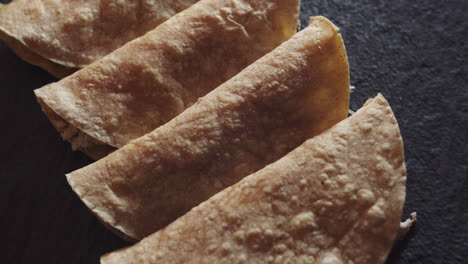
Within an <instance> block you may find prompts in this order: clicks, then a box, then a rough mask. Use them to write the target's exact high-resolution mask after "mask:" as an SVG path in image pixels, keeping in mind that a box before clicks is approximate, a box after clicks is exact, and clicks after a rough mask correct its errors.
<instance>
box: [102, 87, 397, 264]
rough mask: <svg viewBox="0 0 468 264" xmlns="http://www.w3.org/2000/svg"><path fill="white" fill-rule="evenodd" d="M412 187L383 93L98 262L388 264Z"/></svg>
mask: <svg viewBox="0 0 468 264" xmlns="http://www.w3.org/2000/svg"><path fill="white" fill-rule="evenodd" d="M405 182H406V172H405V166H404V154H403V143H402V139H401V136H400V132H399V128H398V124H397V121H396V120H395V117H394V116H393V113H392V110H391V109H390V106H389V105H388V103H387V101H386V100H385V99H384V98H383V97H382V96H381V95H378V96H377V97H376V98H375V99H373V100H371V101H369V102H368V103H367V104H366V106H365V107H363V108H362V109H360V110H359V111H358V112H356V114H354V115H353V116H351V117H349V118H347V119H346V120H344V121H342V122H340V123H339V124H337V125H336V126H334V127H332V128H331V129H329V130H327V131H326V132H324V133H323V134H321V135H319V136H316V137H314V138H312V139H310V140H308V141H306V142H305V143H304V144H302V145H301V146H300V147H298V148H296V149H295V150H293V151H292V152H290V153H289V154H287V155H286V156H285V157H283V158H282V159H280V160H279V161H277V162H275V163H273V164H271V165H269V166H267V167H265V168H264V169H262V170H260V171H258V172H256V173H254V174H252V175H250V176H248V177H246V178H244V179H243V180H242V181H240V182H239V183H237V184H236V185H234V186H232V187H228V188H227V189H225V190H223V191H221V192H220V193H218V194H216V195H214V196H213V197H211V198H210V199H209V200H208V201H206V202H204V203H202V204H200V205H199V206H197V207H195V208H193V209H192V210H191V211H190V212H188V213H187V214H185V215H184V216H182V217H180V218H179V219H177V220H176V221H175V222H173V223H172V224H170V225H169V226H167V227H166V228H164V229H162V230H160V231H158V232H156V233H155V234H152V235H150V236H149V237H147V238H145V239H143V240H142V241H141V242H139V243H138V244H136V245H134V246H132V247H129V248H126V249H122V250H117V251H115V252H113V253H110V254H107V255H105V256H103V257H102V258H101V263H102V264H115V263H133V264H137V263H321V264H325V263H327V264H328V263H343V264H344V263H360V264H367V263H368V264H379V263H384V262H385V259H386V257H387V255H388V252H389V251H390V249H391V246H392V243H393V241H394V239H395V236H396V234H397V232H398V229H399V224H400V219H401V214H402V209H403V203H404V199H405Z"/></svg>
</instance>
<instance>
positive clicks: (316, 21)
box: [67, 17, 349, 240]
mask: <svg viewBox="0 0 468 264" xmlns="http://www.w3.org/2000/svg"><path fill="white" fill-rule="evenodd" d="M348 102H349V71H348V63H347V57H346V52H345V49H344V45H343V40H342V38H341V35H340V34H339V33H338V28H337V27H335V26H334V25H333V24H332V23H331V22H330V21H328V20H327V19H326V18H324V17H314V18H312V19H311V21H310V24H309V26H308V27H307V28H306V29H304V30H303V31H301V32H300V33H298V34H296V35H295V36H293V37H292V38H291V39H290V40H288V41H286V42H284V43H283V44H282V45H280V46H279V47H278V48H276V49H275V50H273V51H272V52H270V53H268V54H267V55H265V56H264V57H262V58H261V59H259V60H257V61H256V62H255V63H253V64H252V65H250V66H248V67H247V68H246V69H244V70H243V71H242V72H240V73H239V74H237V75H236V76H234V77H233V78H232V79H230V80H229V81H227V82H225V83H224V84H222V85H220V86H219V87H218V88H216V89H215V90H214V91H212V92H210V93H209V94H207V95H206V96H205V97H203V98H202V99H201V100H199V101H198V102H197V103H196V104H194V105H193V106H192V107H190V108H188V109H187V110H185V111H184V112H183V113H182V114H180V115H178V116H177V117H175V118H174V119H172V120H171V121H170V122H168V123H167V124H165V125H163V126H161V127H159V128H158V129H156V130H154V131H152V132H151V133H149V134H147V135H145V136H143V137H140V138H138V139H136V140H133V141H131V142H130V143H129V144H127V145H125V146H124V147H122V148H121V149H119V150H117V151H115V152H114V153H112V154H110V155H108V156H107V157H105V158H103V159H101V160H99V161H97V162H95V163H93V164H91V165H89V166H87V167H84V168H82V169H80V170H77V171H74V172H72V173H70V174H68V175H67V179H68V182H69V183H70V185H71V187H72V188H73V190H74V191H75V192H76V193H77V195H78V196H79V197H80V198H81V199H82V200H83V202H84V203H85V204H86V205H87V206H88V207H89V208H90V209H91V210H92V211H93V212H94V213H95V214H96V215H97V216H98V217H99V218H100V219H101V220H102V221H103V222H104V223H106V224H107V225H109V226H112V227H113V228H114V230H117V231H118V232H120V233H121V234H123V235H124V236H126V237H131V238H134V239H137V240H138V239H141V238H143V237H145V236H147V235H149V234H151V233H153V232H155V231H156V230H158V229H160V228H162V227H164V226H166V225H167V224H169V223H170V222H172V221H173V220H175V219H176V218H177V217H179V216H181V215H183V214H184V213H186V212H187V211H188V210H190V209H191V208H192V207H194V206H196V205H198V204H199V203H201V202H203V201H205V200H207V199H208V198H209V197H211V196H212V195H213V194H215V193H217V192H218V191H221V190H222V189H224V188H226V187H228V186H230V185H232V184H234V183H236V182H238V181H239V180H241V179H242V178H243V177H245V176H247V175H249V174H251V173H253V172H255V171H257V170H258V169H261V168H262V167H264V166H265V165H267V164H269V163H271V162H274V161H275V160H277V159H278V158H280V157H282V156H283V155H285V154H286V153H288V152H289V151H291V150H293V149H294V148H296V147H297V146H299V145H300V144H301V143H303V142H304V141H305V140H306V139H308V138H310V137H312V136H314V135H317V134H319V133H321V132H322V131H324V130H326V129H328V128H329V127H331V126H332V125H334V124H336V123H338V122H339V121H340V120H342V119H344V118H346V116H347V112H348Z"/></svg>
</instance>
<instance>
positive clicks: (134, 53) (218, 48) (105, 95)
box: [35, 0, 299, 158]
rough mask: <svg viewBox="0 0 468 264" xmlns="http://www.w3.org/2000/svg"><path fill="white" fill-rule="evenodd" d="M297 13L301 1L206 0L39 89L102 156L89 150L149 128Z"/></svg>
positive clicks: (224, 76)
mask: <svg viewBox="0 0 468 264" xmlns="http://www.w3.org/2000/svg"><path fill="white" fill-rule="evenodd" d="M298 15H299V0H273V1H271V0H269V1H268V0H261V1H242V0H203V1H200V2H198V3H197V4H195V5H193V6H192V7H190V8H188V9H186V10H185V11H183V12H181V13H179V14H177V15H175V16H174V17H172V18H171V19H169V20H168V21H166V22H165V23H163V24H161V25H160V26H158V27H157V28H155V29H154V30H152V31H150V32H149V33H148V34H146V35H145V36H143V37H140V38H138V39H136V40H134V41H131V42H129V43H128V44H127V45H125V46H123V47H122V48H120V49H118V50H116V51H115V52H113V53H111V54H109V55H108V56H106V57H104V58H103V59H101V60H99V61H97V62H96V63H94V64H91V65H89V66H88V67H86V68H84V69H82V70H80V71H78V72H76V73H75V74H73V75H71V76H69V77H67V78H65V79H63V80H61V81H59V82H57V83H53V84H50V85H47V86H45V87H43V88H41V89H38V90H36V91H35V93H36V96H37V98H38V100H39V102H40V103H41V105H42V107H43V109H44V110H45V112H46V113H48V116H49V119H51V121H52V122H54V121H53V120H62V121H63V122H65V123H67V127H68V126H72V127H74V128H76V129H74V131H75V132H76V133H75V134H74V135H72V136H68V137H66V136H64V134H63V132H62V131H61V132H62V136H63V137H64V138H65V139H66V140H69V141H70V142H71V143H72V145H73V146H74V149H80V150H82V151H84V152H85V153H88V154H89V155H91V156H92V157H95V158H99V157H101V156H102V155H98V154H97V153H95V152H96V151H95V150H90V149H93V148H94V149H98V148H100V147H105V145H108V146H107V147H108V148H109V146H110V147H113V148H119V147H122V146H123V145H125V144H126V143H128V142H129V141H130V140H132V139H135V138H138V137H140V136H142V135H144V134H146V133H149V132H151V131H152V130H154V129H155V128H157V127H159V126H160V125H162V124H164V123H166V122H168V121H169V120H171V119H172V118H174V117H175V116H176V115H178V114H180V113H181V112H182V111H183V110H185V109H186V108H188V107H190V106H191V105H192V104H194V103H195V102H197V100H198V99H199V98H200V97H202V96H204V95H205V94H207V93H208V92H210V91H211V90H213V89H214V88H216V87H217V86H218V85H220V84H222V83H223V82H225V81H226V80H228V79H229V78H231V77H232V76H234V75H235V74H237V73H238V72H240V71H241V70H242V69H243V68H245V67H246V66H248V65H249V64H251V63H252V62H254V61H255V60H257V59H258V58H260V57H261V56H263V55H264V54H266V53H268V52H269V51H271V50H273V49H274V48H275V47H277V46H278V45H279V44H281V43H282V42H283V41H285V40H287V39H289V38H290V37H291V36H292V35H293V34H294V33H295V32H296V25H297V19H298ZM54 125H55V126H56V127H59V126H62V124H54ZM59 130H60V129H59ZM88 136H89V137H91V138H92V139H89V140H80V141H75V139H76V138H80V139H85V138H86V137H88ZM96 142H101V144H100V145H99V144H98V145H99V146H97V147H96V144H94V143H96ZM101 152H102V151H101Z"/></svg>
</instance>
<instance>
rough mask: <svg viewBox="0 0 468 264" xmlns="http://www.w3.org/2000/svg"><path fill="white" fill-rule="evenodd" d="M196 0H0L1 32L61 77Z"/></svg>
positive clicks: (34, 61) (32, 60) (27, 55)
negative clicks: (2, 0)
mask: <svg viewBox="0 0 468 264" xmlns="http://www.w3.org/2000/svg"><path fill="white" fill-rule="evenodd" d="M197 1H198V0H140V1H128V0H112V1H109V0H86V1H76V0H14V1H13V2H12V3H10V4H8V5H5V6H2V5H1V4H0V7H2V8H1V9H0V37H2V38H3V40H4V41H5V42H6V43H7V44H8V45H9V46H10V47H11V48H12V49H13V50H14V51H15V52H16V53H17V54H18V55H19V56H20V57H22V58H23V59H24V60H26V61H28V62H30V63H32V64H35V65H38V66H40V67H42V68H44V69H45V70H47V71H49V72H50V73H52V74H53V75H55V76H57V77H59V78H61V77H64V76H66V75H68V74H70V73H72V72H73V71H75V70H77V69H78V68H82V67H85V66H86V65H88V64H90V63H92V62H94V61H96V60H98V59H100V58H101V57H103V56H105V55H107V54H109V53H110V52H112V51H113V50H115V49H117V48H119V47H121V46H122V45H124V44H125V43H127V42H128V41H130V40H132V39H135V38H137V37H139V36H142V35H143V34H145V33H146V32H147V31H149V30H151V29H153V28H155V27H156V26H157V25H159V24H161V23H162V22H164V21H165V20H167V19H169V18H170V17H171V16H173V15H174V14H176V13H178V12H180V11H182V10H184V9H185V8H187V7H189V6H191V5H192V4H194V3H196V2H197Z"/></svg>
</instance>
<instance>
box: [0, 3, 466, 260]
mask: <svg viewBox="0 0 468 264" xmlns="http://www.w3.org/2000/svg"><path fill="white" fill-rule="evenodd" d="M0 2H8V1H5V0H0ZM467 13H468V4H467V2H466V1H463V0H459V1H422V0H417V1H370V0H369V1H364V0H359V1H348V0H335V1H325V0H317V1H309V0H304V1H303V3H302V13H301V20H302V24H303V26H304V25H306V23H307V22H306V21H307V18H308V17H309V16H311V15H319V14H321V15H325V16H327V17H329V18H330V19H331V20H332V21H333V22H335V23H336V24H337V25H338V26H339V27H340V28H341V32H342V34H343V37H344V41H345V44H346V48H347V51H348V56H349V60H350V67H351V83H352V85H354V86H356V87H357V90H356V91H355V92H354V93H353V94H352V96H351V108H352V109H354V110H356V109H357V108H359V107H360V106H361V105H362V104H363V103H364V101H365V100H366V99H367V98H368V97H373V96H375V95H376V94H377V92H382V93H383V94H384V96H385V97H386V98H387V99H388V100H389V102H390V104H391V105H392V107H393V110H394V111H395V114H396V116H397V118H398V121H399V123H400V127H401V132H402V134H403V139H404V142H405V153H406V163H407V170H408V183H407V187H408V194H407V201H406V204H405V211H404V215H405V216H409V213H410V212H412V211H417V212H418V222H417V224H416V226H414V228H412V230H411V231H410V233H409V234H408V236H407V238H406V239H404V240H402V241H398V242H397V243H396V244H395V247H394V249H393V251H392V253H391V255H390V257H389V260H388V261H387V263H388V264H395V263H425V264H426V263H467V260H468V176H467V175H468V147H467V144H468V87H467V86H468V80H467V79H468V70H467V65H466V63H465V60H466V58H467V57H468V44H466V40H467V37H466V34H467V32H468V19H467V18H466V14H467ZM54 80H55V79H54V78H53V77H51V76H49V75H48V74H47V73H45V72H44V71H42V70H40V69H39V68H37V67H34V66H31V65H29V64H27V63H24V62H22V61H21V60H20V59H18V58H17V57H16V56H15V55H14V54H13V53H12V52H11V51H10V50H9V49H8V48H7V47H6V46H5V45H4V44H3V43H2V42H0V84H1V89H2V96H1V97H0V113H1V114H0V121H1V124H2V125H1V128H2V129H1V130H0V138H1V139H2V147H1V148H0V160H1V163H0V212H2V215H1V217H0V227H1V229H0V230H1V234H2V238H1V240H0V241H1V242H2V245H6V246H2V247H0V255H1V256H2V261H1V262H2V263H50V264H52V263H70V264H75V263H98V259H99V256H100V255H101V254H103V253H105V252H108V251H110V250H114V249H117V248H120V247H122V246H125V245H127V244H126V243H125V242H123V241H122V240H121V239H119V238H118V237H116V236H115V235H113V234H112V233H111V232H109V231H107V230H106V229H105V228H104V227H103V226H102V225H101V224H100V223H99V222H98V221H97V220H96V218H95V217H94V216H92V215H91V213H89V212H88V211H87V209H86V208H85V206H84V205H83V204H82V203H81V202H80V201H79V199H78V198H77V197H76V196H75V195H74V193H73V192H72V190H71V189H70V187H69V186H68V184H67V182H66V180H65V176H64V174H65V173H67V172H70V171H73V170H75V169H77V168H80V167H82V166H84V165H86V164H88V163H90V162H91V160H89V159H88V158H86V157H85V156H84V155H83V154H81V153H73V152H72V151H71V149H70V146H69V145H68V144H67V143H65V142H62V141H61V140H60V139H59V135H58V133H57V132H56V131H55V130H54V129H53V127H52V126H51V125H50V124H49V122H48V120H47V118H46V117H45V116H44V115H43V114H42V112H41V110H40V107H39V105H38V104H37V103H36V100H35V98H34V95H33V92H32V91H33V89H35V88H38V87H41V86H42V85H44V84H47V83H49V82H51V81H54Z"/></svg>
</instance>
